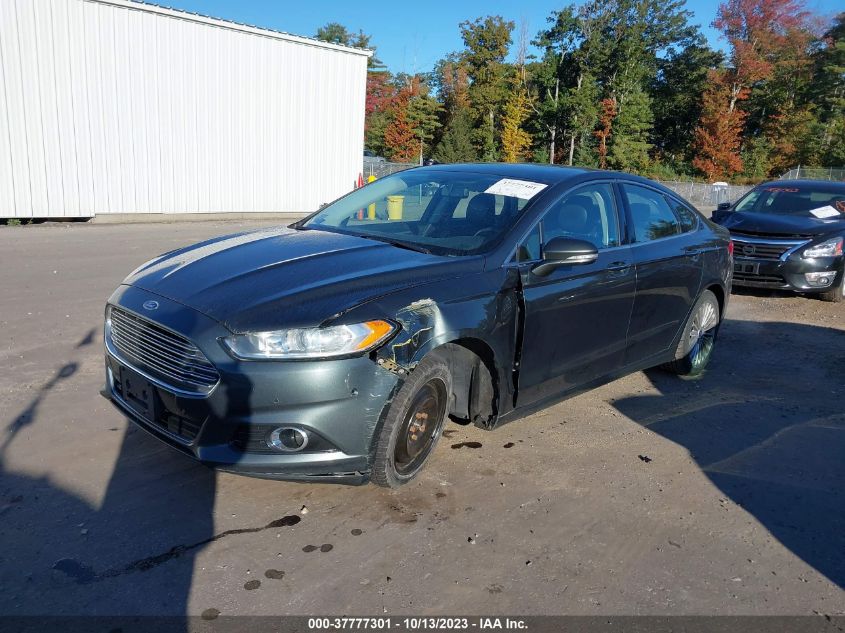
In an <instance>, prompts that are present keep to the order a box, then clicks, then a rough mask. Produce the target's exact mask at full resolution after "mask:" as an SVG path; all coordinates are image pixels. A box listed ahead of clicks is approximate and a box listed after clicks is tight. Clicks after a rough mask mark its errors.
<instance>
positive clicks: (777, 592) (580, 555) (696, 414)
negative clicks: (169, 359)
mask: <svg viewBox="0 0 845 633" xmlns="http://www.w3.org/2000/svg"><path fill="white" fill-rule="evenodd" d="M252 226H258V225H256V224H248V223H223V222H215V223H183V224H150V225H100V226H96V225H95V226H90V225H70V226H68V225H62V226H46V225H45V226H33V227H19V228H11V227H9V228H0V272H2V274H0V326H2V330H3V337H2V345H0V429H2V435H0V586H2V587H3V591H2V592H0V614H45V613H49V614H111V615H115V614H169V615H181V614H191V615H198V614H201V613H203V612H205V613H207V614H209V613H211V614H214V613H216V612H219V613H221V614H223V615H232V614H342V613H343V614H369V615H379V614H383V613H387V614H397V615H398V614H437V613H449V614H484V615H489V614H497V613H508V614H532V613H534V614H537V613H542V614H807V615H810V614H814V613H816V614H828V615H836V614H843V613H845V591H843V586H845V460H843V456H845V414H844V413H843V403H845V385H844V384H843V378H845V306H843V305H833V304H828V303H823V302H821V301H818V300H815V299H808V298H803V297H797V296H790V295H782V294H777V295H772V294H770V293H742V294H735V295H734V296H733V297H732V299H731V302H730V306H729V309H728V314H727V320H726V321H725V323H724V325H723V328H722V332H721V334H720V337H719V340H718V344H717V349H716V352H715V357H714V359H713V362H712V365H711V367H710V369H709V370H708V372H707V373H706V374H705V375H704V376H703V377H702V378H701V379H699V380H695V381H682V380H679V379H677V378H674V377H672V376H668V375H665V374H662V373H660V372H658V371H651V372H646V373H637V374H634V375H631V376H628V377H626V378H623V379H621V380H617V381H615V382H613V383H611V384H608V385H606V386H604V387H602V388H600V389H598V390H596V391H593V392H591V393H587V394H584V395H582V396H579V397H577V398H574V399H571V400H568V401H566V402H563V403H561V404H558V405H556V406H554V407H552V408H549V409H547V410H544V411H542V412H540V413H539V414H537V415H533V416H531V417H530V418H527V419H525V420H522V421H520V422H517V423H514V424H511V425H508V426H505V427H503V428H502V429H500V430H498V431H496V432H493V433H489V432H483V431H480V430H478V429H475V428H472V427H470V428H465V427H460V426H457V425H452V426H451V427H450V428H449V430H448V433H447V435H448V437H445V438H444V439H443V440H442V441H441V443H440V444H439V446H438V449H437V451H436V453H435V455H434V457H433V461H432V463H430V465H429V466H428V467H427V468H426V470H425V471H424V473H423V474H422V475H421V476H420V477H419V479H418V480H416V481H414V482H413V483H412V484H411V485H409V486H407V487H405V488H404V489H402V490H399V491H387V490H383V489H380V488H376V487H375V486H365V487H345V486H337V485H328V484H322V485H319V484H310V485H305V484H295V483H280V482H272V481H262V480H256V479H247V478H243V477H239V476H235V475H229V474H220V473H215V472H212V471H210V470H207V469H206V468H204V467H202V466H198V465H196V464H195V463H193V462H192V461H190V460H189V459H188V458H186V457H184V456H182V455H181V454H179V453H177V452H176V451H174V450H172V449H170V448H168V447H167V446H164V445H163V444H161V443H159V442H158V441H157V440H155V439H153V438H151V437H149V436H148V435H147V434H146V433H145V432H143V431H141V430H138V429H136V428H134V427H133V426H132V425H131V424H130V423H129V422H127V421H126V419H125V418H124V417H123V416H121V415H120V414H119V413H118V412H117V411H116V410H114V409H113V408H112V407H111V405H109V404H108V403H107V402H106V401H105V400H104V399H102V398H101V397H100V396H99V395H98V391H99V389H100V388H101V385H102V382H103V363H102V312H103V306H104V302H105V300H106V298H107V297H108V296H109V294H110V293H111V291H112V289H113V288H114V287H115V286H116V285H117V284H118V283H119V282H120V280H121V279H122V278H123V277H124V276H125V275H126V274H127V273H128V272H129V271H131V270H132V269H133V268H134V267H136V266H137V265H139V264H141V263H142V262H143V261H145V260H147V259H149V258H150V257H152V256H154V255H155V254H157V253H159V252H162V251H166V250H169V249H171V248H174V247H176V246H179V245H182V244H187V243H190V242H193V241H197V240H200V239H203V238H205V237H209V236H212V235H217V234H222V233H227V232H234V231H237V230H240V229H242V228H244V227H252ZM464 442H473V443H477V444H478V447H477V448H475V447H474V446H476V444H464ZM303 508H307V512H306V510H303ZM285 517H297V518H298V519H300V520H299V521H298V522H296V523H295V524H294V522H295V521H296V519H290V518H285ZM210 609H213V610H216V611H208V610H210Z"/></svg>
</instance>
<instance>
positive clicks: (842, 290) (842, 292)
mask: <svg viewBox="0 0 845 633" xmlns="http://www.w3.org/2000/svg"><path fill="white" fill-rule="evenodd" d="M819 296H820V297H821V300H822V301H830V302H832V303H841V302H842V301H843V298H845V270H843V271H842V279H841V280H840V281H839V285H838V286H837V287H836V288H832V289H831V290H828V291H827V292H823V293H821V294H820V295H819Z"/></svg>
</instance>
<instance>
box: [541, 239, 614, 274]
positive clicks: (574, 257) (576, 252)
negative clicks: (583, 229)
mask: <svg viewBox="0 0 845 633" xmlns="http://www.w3.org/2000/svg"><path fill="white" fill-rule="evenodd" d="M598 257H599V251H598V249H597V248H596V247H595V245H594V244H592V243H591V242H588V241H587V240H576V239H573V238H570V237H555V238H552V239H551V240H549V241H548V242H546V244H545V246H543V261H542V262H540V263H539V264H537V265H536V266H535V267H534V268H532V269H531V272H533V273H534V274H535V275H537V276H538V277H545V276H546V275H548V274H549V273H550V272H552V271H553V270H554V269H555V268H557V267H558V266H561V265H562V264H591V263H593V262H594V261H596V260H597V259H598Z"/></svg>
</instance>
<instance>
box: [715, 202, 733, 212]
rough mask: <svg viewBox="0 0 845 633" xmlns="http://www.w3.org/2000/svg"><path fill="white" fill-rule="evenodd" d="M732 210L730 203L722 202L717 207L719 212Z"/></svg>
mask: <svg viewBox="0 0 845 633" xmlns="http://www.w3.org/2000/svg"><path fill="white" fill-rule="evenodd" d="M730 208H731V203H730V202H720V203H719V204H717V205H716V210H717V211H727V210H728V209H730Z"/></svg>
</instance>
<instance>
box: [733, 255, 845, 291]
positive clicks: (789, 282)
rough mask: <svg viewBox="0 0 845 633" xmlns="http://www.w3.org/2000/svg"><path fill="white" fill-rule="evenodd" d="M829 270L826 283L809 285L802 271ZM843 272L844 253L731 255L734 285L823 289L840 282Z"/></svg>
mask: <svg viewBox="0 0 845 633" xmlns="http://www.w3.org/2000/svg"><path fill="white" fill-rule="evenodd" d="M817 272H830V273H831V275H830V276H831V278H832V281H831V283H829V284H827V285H826V286H814V285H811V284H810V283H809V282H808V281H807V279H806V277H805V276H804V275H805V273H817ZM843 274H845V257H841V256H840V257H819V258H816V259H803V258H800V257H797V256H791V257H789V258H788V259H783V260H766V259H755V258H753V257H741V256H739V257H735V258H734V277H733V285H734V286H747V287H751V288H771V289H775V290H793V291H797V292H807V293H815V292H825V291H828V290H830V289H831V288H836V287H837V284H841V283H842V276H843Z"/></svg>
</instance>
